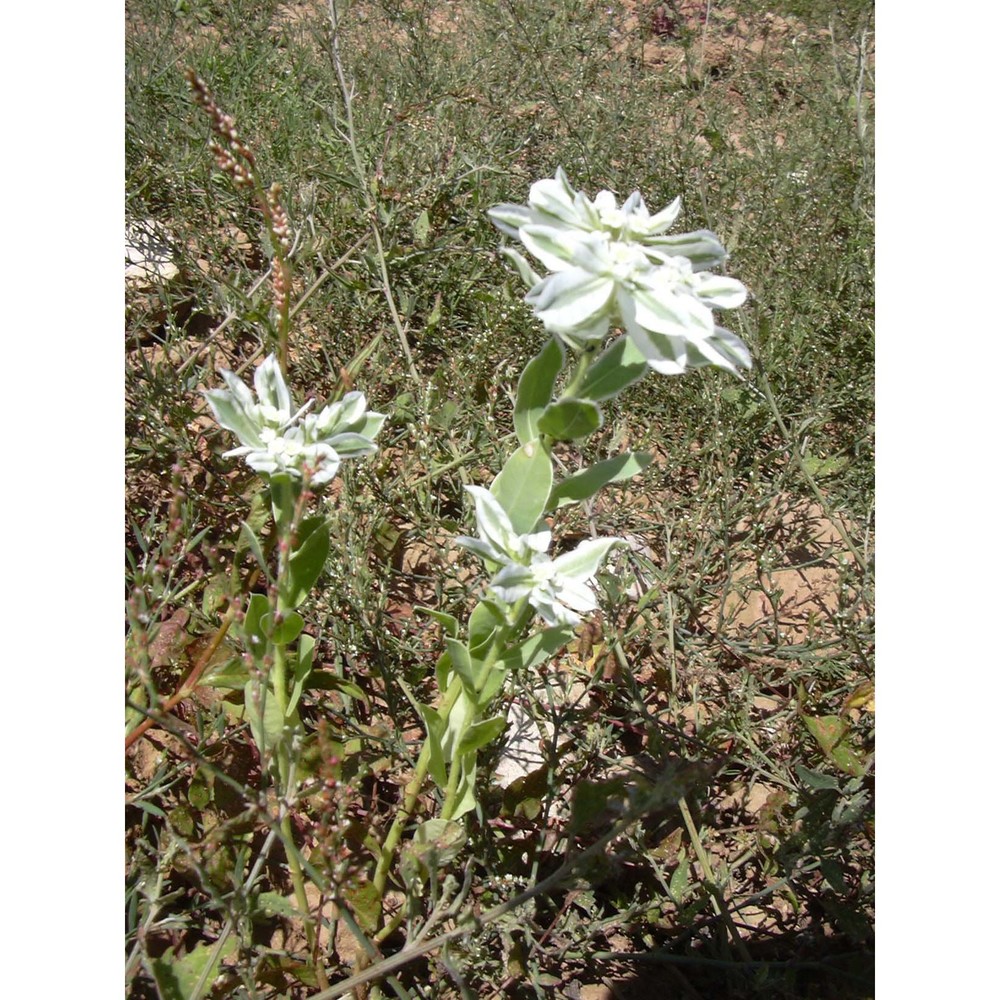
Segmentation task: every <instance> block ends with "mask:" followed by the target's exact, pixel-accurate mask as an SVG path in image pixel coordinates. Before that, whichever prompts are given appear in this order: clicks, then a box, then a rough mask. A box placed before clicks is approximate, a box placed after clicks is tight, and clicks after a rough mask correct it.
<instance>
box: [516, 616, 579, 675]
mask: <svg viewBox="0 0 1000 1000" xmlns="http://www.w3.org/2000/svg"><path fill="white" fill-rule="evenodd" d="M573 634H574V633H573V629H571V628H570V627H569V626H568V625H560V626H559V627H557V628H547V629H543V630H542V631H541V632H536V633H535V634H534V635H530V636H528V638H527V639H525V640H524V642H519V643H518V644H517V645H516V646H511V648H510V649H508V650H505V651H504V654H503V664H504V669H506V670H534V669H535V667H539V666H541V665H542V664H543V663H544V662H545V661H546V660H547V659H549V658H550V657H551V656H554V655H555V654H556V653H558V652H559V650H560V649H562V648H563V646H565V645H566V643H568V642H569V641H570V639H572V638H573Z"/></svg>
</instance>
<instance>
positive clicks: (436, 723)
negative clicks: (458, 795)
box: [417, 705, 448, 788]
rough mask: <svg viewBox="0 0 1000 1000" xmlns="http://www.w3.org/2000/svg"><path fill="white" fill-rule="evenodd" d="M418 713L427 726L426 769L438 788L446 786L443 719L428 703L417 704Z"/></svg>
mask: <svg viewBox="0 0 1000 1000" xmlns="http://www.w3.org/2000/svg"><path fill="white" fill-rule="evenodd" d="M417 707H418V708H419V709H420V715H421V716H422V718H423V720H424V725H425V726H426V727H427V746H428V747H429V748H430V755H431V759H430V763H429V764H428V767H427V770H428V772H429V773H430V776H431V778H432V779H433V780H434V783H435V784H436V785H437V786H438V788H447V787H448V771H447V769H446V767H445V760H444V734H445V723H444V719H442V718H441V716H440V715H438V710H437V709H436V708H433V707H431V706H430V705H418V706H417Z"/></svg>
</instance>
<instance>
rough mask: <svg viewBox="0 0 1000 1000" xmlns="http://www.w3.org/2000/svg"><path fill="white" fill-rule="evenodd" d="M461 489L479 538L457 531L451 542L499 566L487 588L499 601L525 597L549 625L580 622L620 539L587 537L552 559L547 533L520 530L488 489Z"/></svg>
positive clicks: (590, 608) (589, 608) (591, 605)
mask: <svg viewBox="0 0 1000 1000" xmlns="http://www.w3.org/2000/svg"><path fill="white" fill-rule="evenodd" d="M465 488H466V490H468V492H469V493H471V494H472V495H473V497H474V498H475V502H476V528H477V530H478V532H479V537H478V538H470V537H469V536H467V535H460V536H459V537H458V538H456V539H455V541H456V542H458V544H459V545H462V546H464V547H465V548H467V549H470V550H471V551H473V552H475V553H476V555H478V556H481V557H482V558H483V559H484V560H486V561H487V563H488V564H489V563H492V564H494V565H497V566H499V567H500V569H499V571H498V572H497V573H496V574H495V575H494V577H493V579H492V580H491V581H490V588H491V589H492V590H493V592H494V593H495V594H496V595H497V597H498V598H500V600H501V601H503V602H504V603H506V604H515V603H516V602H517V601H519V600H521V598H523V597H526V598H527V599H528V603H529V604H530V605H531V606H532V607H533V608H534V609H535V611H537V612H538V614H539V615H541V617H542V618H543V619H544V620H545V621H546V623H547V624H549V625H576V624H577V623H578V622H579V621H580V615H579V614H578V613H577V612H581V611H593V610H594V609H595V608H596V607H597V598H596V597H595V596H594V591H593V590H592V589H591V587H590V581H591V580H592V579H593V578H594V575H595V574H596V573H597V571H598V569H600V567H601V563H602V562H603V561H604V557H605V556H606V555H607V554H608V552H609V551H610V549H611V548H612V547H614V546H615V545H619V544H622V540H621V539H620V538H595V539H587V540H586V541H583V542H580V544H579V545H577V547H576V548H575V549H574V550H573V551H572V552H564V553H563V554H562V555H561V556H556V558H555V559H552V558H551V557H550V556H549V555H548V554H547V553H548V548H549V545H550V544H551V543H552V534H551V532H549V531H538V532H533V533H530V534H527V535H519V534H518V533H517V532H516V531H514V528H513V525H512V524H511V522H510V518H509V517H508V516H507V512H506V511H505V510H504V509H503V507H501V506H500V504H499V503H498V502H497V500H496V498H495V497H494V496H493V494H492V493H490V491H489V490H487V489H484V488H483V487H482V486H466V487H465Z"/></svg>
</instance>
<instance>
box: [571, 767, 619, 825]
mask: <svg viewBox="0 0 1000 1000" xmlns="http://www.w3.org/2000/svg"><path fill="white" fill-rule="evenodd" d="M625 793H626V782H625V779H624V778H612V779H610V780H608V781H589V780H588V779H586V778H584V779H583V780H582V781H578V782H577V784H576V786H575V787H574V790H573V805H572V808H571V810H570V821H569V832H570V833H573V834H575V833H580V832H581V831H583V830H586V829H587V828H588V827H592V826H593V825H594V824H595V823H596V822H597V821H598V820H600V821H602V822H605V821H607V820H608V819H609V818H611V816H613V815H615V814H616V813H617V812H618V807H619V805H620V804H621V802H622V800H623V799H624V798H625Z"/></svg>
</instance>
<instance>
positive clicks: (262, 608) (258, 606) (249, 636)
mask: <svg viewBox="0 0 1000 1000" xmlns="http://www.w3.org/2000/svg"><path fill="white" fill-rule="evenodd" d="M270 614H271V605H270V604H269V603H268V600H267V598H266V597H265V596H264V595H263V594H251V595H250V600H249V602H248V603H247V611H246V615H244V617H243V640H244V642H245V643H246V645H247V649H249V650H250V652H251V653H252V654H253V656H254V658H255V659H258V660H259V659H260V658H261V657H262V656H263V655H264V653H265V652H266V651H267V631H266V630H265V628H264V619H265V618H268V617H270Z"/></svg>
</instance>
